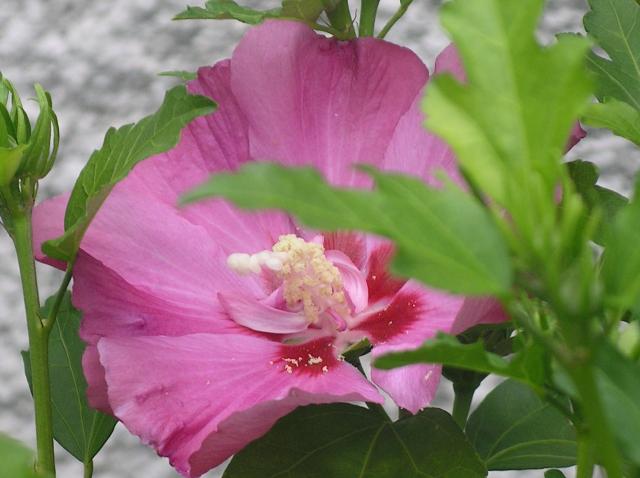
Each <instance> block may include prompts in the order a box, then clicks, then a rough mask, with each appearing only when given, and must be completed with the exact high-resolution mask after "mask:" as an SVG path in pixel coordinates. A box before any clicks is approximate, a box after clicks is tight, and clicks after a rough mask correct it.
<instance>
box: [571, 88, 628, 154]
mask: <svg viewBox="0 0 640 478" xmlns="http://www.w3.org/2000/svg"><path fill="white" fill-rule="evenodd" d="M581 119H582V122H583V123H584V124H586V125H588V126H593V127H594V128H607V129H608V130H611V132H613V134H615V135H617V136H621V137H623V138H626V139H628V140H629V141H632V142H633V143H635V144H636V145H638V146H640V111H639V110H637V109H635V108H634V107H633V106H630V105H629V104H628V103H624V102H622V101H618V100H615V99H612V98H607V99H606V100H605V102H604V103H595V104H592V105H589V107H588V108H587V110H586V111H585V112H584V114H583V115H582V118H581Z"/></svg>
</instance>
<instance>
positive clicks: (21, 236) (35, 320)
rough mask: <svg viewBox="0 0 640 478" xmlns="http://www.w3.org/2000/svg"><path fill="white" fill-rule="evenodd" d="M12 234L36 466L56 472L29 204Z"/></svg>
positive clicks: (46, 345)
mask: <svg viewBox="0 0 640 478" xmlns="http://www.w3.org/2000/svg"><path fill="white" fill-rule="evenodd" d="M12 237H13V242H14V244H15V248H16V255H17V257H18V266H19V268H20V278H21V280H22V293H23V296H24V307H25V310H26V315H27V329H28V332H29V353H30V359H31V380H32V382H31V383H32V393H33V404H34V409H35V419H36V444H37V453H36V457H37V459H36V469H37V471H38V472H41V473H42V474H47V473H48V474H51V475H55V461H54V455H53V422H52V418H51V397H50V393H51V392H50V385H49V329H47V328H46V327H45V326H44V324H43V322H42V320H41V318H40V298H39V296H38V283H37V279H36V269H35V263H34V260H33V249H32V243H33V238H32V233H31V210H30V208H29V207H28V206H27V207H26V208H24V209H23V210H20V211H14V214H13V216H12Z"/></svg>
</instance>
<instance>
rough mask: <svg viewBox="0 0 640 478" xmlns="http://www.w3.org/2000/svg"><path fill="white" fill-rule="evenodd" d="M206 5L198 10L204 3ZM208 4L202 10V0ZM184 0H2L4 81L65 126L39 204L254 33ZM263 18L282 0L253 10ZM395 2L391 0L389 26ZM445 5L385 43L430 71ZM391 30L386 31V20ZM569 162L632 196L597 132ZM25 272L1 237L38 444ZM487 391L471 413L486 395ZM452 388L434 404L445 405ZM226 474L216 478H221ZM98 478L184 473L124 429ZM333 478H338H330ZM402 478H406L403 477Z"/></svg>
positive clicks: (1, 387) (2, 294) (0, 264)
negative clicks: (593, 170) (46, 94)
mask: <svg viewBox="0 0 640 478" xmlns="http://www.w3.org/2000/svg"><path fill="white" fill-rule="evenodd" d="M200 1H201V0H192V3H191V4H192V5H200ZM202 1H203V0H202ZM184 2H185V0H112V1H102V2H101V1H98V2H89V1H86V0H0V71H2V73H3V74H4V75H6V76H7V77H8V78H10V79H11V80H12V81H13V82H14V83H15V85H16V86H17V88H18V90H19V91H20V92H21V94H22V96H23V98H25V97H29V96H30V95H32V91H33V90H32V84H33V83H34V82H39V83H41V84H42V85H43V86H44V87H45V88H46V89H48V90H49V91H50V92H51V93H52V95H53V101H54V106H55V110H56V112H57V114H58V117H59V119H60V125H61V130H62V135H63V136H62V143H61V148H60V156H59V160H58V164H57V166H56V168H55V169H54V171H53V172H52V173H51V175H50V176H49V177H48V178H47V179H46V180H45V181H44V183H43V184H42V187H41V196H40V199H43V198H45V197H49V196H52V195H54V194H58V193H61V192H63V191H67V190H69V189H70V188H71V186H72V185H73V182H74V179H75V177H76V176H77V175H78V173H79V171H80V169H81V168H82V166H83V165H84V163H85V161H86V160H87V158H88V157H89V155H90V153H91V151H92V150H93V149H95V148H97V147H98V146H99V145H100V144H101V143H102V138H103V135H104V133H105V131H106V130H107V128H108V127H109V126H111V125H121V124H124V123H126V122H130V121H135V120H137V119H139V118H141V117H142V116H144V115H146V114H148V113H150V112H152V111H154V110H155V108H156V107H157V106H158V105H159V104H160V101H161V99H162V95H163V93H164V91H165V90H166V89H167V88H168V87H170V86H171V85H173V84H174V83H175V81H174V80H172V79H170V78H163V77H159V76H157V73H159V72H161V71H166V70H182V69H184V70H189V71H193V70H195V68H196V67H197V66H199V65H210V64H212V63H213V62H215V61H216V60H218V59H221V58H224V57H227V56H229V54H230V53H231V51H232V49H233V46H234V45H235V44H236V43H237V41H238V40H239V39H240V37H241V36H242V33H243V32H244V31H245V28H246V27H245V26H244V25H242V24H240V23H238V22H233V21H225V22H213V21H199V22H196V21H187V22H173V21H171V18H172V16H173V15H175V14H176V13H177V12H179V11H180V10H182V9H183V7H184V6H185V3H184ZM244 3H246V4H248V5H253V6H256V7H261V8H270V7H273V6H276V3H277V0H253V1H248V0H245V1H244ZM398 3H399V2H398V0H382V3H381V12H382V15H381V16H382V17H383V18H382V20H385V19H386V18H388V17H389V16H390V15H391V14H392V13H393V12H394V11H395V9H396V7H397V5H398ZM440 3H441V2H440V0H415V2H414V5H413V6H412V7H411V9H410V11H409V13H408V15H407V16H406V17H405V18H404V19H403V20H401V21H400V22H399V23H398V24H397V26H396V27H395V29H394V30H393V31H392V32H391V34H390V35H389V36H388V40H390V41H393V42H396V43H400V44H403V45H406V46H409V47H410V48H412V49H413V50H414V51H416V52H417V53H418V54H419V55H420V56H421V57H422V58H423V60H424V61H425V62H426V63H427V64H428V65H429V66H430V67H431V66H432V65H433V60H434V59H435V56H436V54H437V53H438V52H439V51H440V50H441V49H442V48H443V47H444V46H445V45H446V44H447V43H448V40H447V38H446V36H445V34H444V33H443V31H442V29H441V28H440V27H439V24H438V21H437V9H438V5H439V4H440ZM586 9H587V7H586V4H585V1H584V0H552V1H549V2H548V7H547V10H546V12H545V15H544V18H543V21H542V24H541V27H540V31H539V36H540V38H541V39H542V40H543V41H550V40H551V39H552V37H553V34H554V33H557V32H562V31H573V32H580V31H582V23H581V19H582V16H583V14H584V12H585V11H586ZM380 23H382V22H380ZM569 157H570V158H577V157H580V158H583V159H587V160H590V161H594V162H595V163H597V164H598V165H599V166H600V167H601V170H602V177H601V183H602V184H604V185H606V186H608V187H613V188H614V189H616V190H618V191H621V192H623V193H625V194H627V193H628V191H629V187H630V184H631V180H632V176H633V174H634V173H635V171H636V170H637V169H638V166H640V154H638V151H637V150H635V149H634V148H633V147H632V146H631V145H630V144H629V143H627V142H626V141H624V140H622V139H619V138H615V137H612V136H611V135H609V134H606V133H603V132H596V131H590V135H589V137H588V138H587V139H586V140H584V141H583V142H582V143H581V144H579V145H578V146H577V147H576V148H575V149H574V150H573V151H572V152H571V153H570V154H569ZM40 272H42V277H43V278H44V280H43V284H42V288H43V291H42V296H43V297H46V296H47V295H48V294H49V293H50V292H52V290H53V286H54V284H55V283H56V276H55V274H54V273H53V272H52V271H50V270H47V269H46V268H41V269H40ZM23 314H24V312H23V306H22V299H21V294H20V287H19V280H18V273H17V265H16V262H15V259H14V257H13V252H12V247H11V243H10V240H9V238H8V237H7V236H6V235H5V234H4V233H0V431H3V432H6V433H9V434H11V435H12V436H14V437H16V438H18V439H20V440H22V441H24V442H25V443H28V444H30V445H31V446H33V445H34V443H35V435H34V429H33V413H32V408H31V401H30V397H29V392H28V387H27V384H26V380H25V379H24V375H23V371H22V363H21V360H20V355H19V351H20V350H23V349H25V348H26V347H27V334H26V328H25V325H24V315H23ZM486 389H487V388H486V387H485V388H484V389H483V390H481V391H480V393H479V394H478V396H477V397H476V400H475V402H474V403H477V401H478V400H479V399H481V398H482V396H483V395H484V394H485V393H486ZM449 393H450V392H449V390H448V388H447V384H444V385H443V390H442V393H441V396H440V397H439V399H438V400H437V404H438V405H441V406H443V407H445V408H447V407H448V403H449V401H448V398H449ZM58 452H59V453H58V458H59V460H58V471H59V473H58V476H60V477H61V478H72V477H80V476H82V469H81V466H80V465H79V464H77V463H75V462H74V461H73V459H72V458H70V457H69V456H68V455H66V454H65V453H64V451H63V450H58ZM220 473H221V472H220V470H218V471H217V472H216V471H213V472H210V473H209V474H207V475H206V476H207V477H208V478H213V477H218V476H220ZM94 476H95V477H96V478H129V477H140V476H144V477H153V478H170V477H174V478H175V477H177V476H178V475H177V474H176V473H175V472H173V470H172V469H171V468H170V466H169V465H168V462H167V461H166V460H164V459H159V458H157V457H156V456H155V454H154V453H153V451H152V450H150V449H148V448H146V447H144V446H142V445H140V444H139V442H138V440H137V438H136V437H133V436H131V435H130V434H129V433H128V432H127V431H126V430H125V429H124V427H122V426H118V427H117V428H116V432H115V433H114V435H113V437H112V438H111V440H110V441H109V442H108V443H107V445H106V447H105V448H104V450H103V452H102V453H101V454H100V455H98V457H97V459H96V465H95V473H94ZM491 476H492V477H495V478H498V477H500V478H507V477H533V476H536V477H541V476H542V471H536V472H505V473H494V474H492V475H491ZM328 478H330V477H328ZM399 478H402V477H399Z"/></svg>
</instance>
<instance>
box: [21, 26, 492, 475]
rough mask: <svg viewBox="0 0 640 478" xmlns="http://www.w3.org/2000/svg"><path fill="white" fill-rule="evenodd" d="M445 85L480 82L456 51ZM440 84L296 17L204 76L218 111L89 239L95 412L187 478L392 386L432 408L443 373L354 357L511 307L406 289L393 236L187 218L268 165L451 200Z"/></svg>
mask: <svg viewBox="0 0 640 478" xmlns="http://www.w3.org/2000/svg"><path fill="white" fill-rule="evenodd" d="M442 70H447V71H451V72H453V73H454V74H457V75H458V76H459V77H461V76H462V72H461V67H460V64H459V62H458V60H457V57H456V55H455V51H454V50H453V49H451V48H448V49H447V50H445V51H444V52H443V53H442V55H441V56H440V57H439V59H438V61H437V63H436V72H437V71H442ZM427 80H428V71H427V68H426V67H425V66H424V64H423V63H422V62H421V61H420V60H419V59H418V57H417V56H416V55H415V54H414V53H412V52H411V51H410V50H408V49H405V48H401V47H399V46H396V45H393V44H390V43H387V42H385V41H380V40H376V39H371V38H365V39H359V40H354V41H350V42H339V41H336V40H333V39H327V38H324V37H322V36H319V35H317V34H315V33H314V32H313V31H311V30H310V29H308V28H307V27H306V26H304V25H302V24H299V23H293V22H291V23H289V22H278V21H269V22H266V23H264V24H263V25H261V26H258V27H255V28H253V29H252V30H250V31H249V32H248V33H247V34H246V36H245V37H244V39H243V40H242V42H241V43H240V44H239V46H238V47H237V49H236V50H235V52H234V54H233V57H232V58H231V59H230V60H226V61H221V62H219V63H217V64H216V65H215V66H213V67H211V68H202V69H200V71H199V72H198V79H197V80H195V81H192V82H191V83H190V84H189V89H190V90H191V91H192V92H193V93H199V94H203V95H207V96H210V97H211V98H214V99H215V100H216V101H217V102H218V103H219V104H220V108H219V110H218V111H217V112H216V113H215V114H212V115H210V116H208V117H205V118H200V119H197V120H196V121H194V122H193V123H191V124H190V125H189V126H188V127H187V128H186V129H185V130H184V132H183V134H182V140H181V142H180V144H179V145H178V146H177V147H176V148H175V149H173V150H172V151H170V152H168V153H166V154H162V155H159V156H156V157H154V158H151V159H149V160H147V161H144V162H143V163H141V164H139V165H138V166H137V167H136V168H135V169H134V171H133V172H132V173H131V174H130V175H129V176H128V177H127V179H126V180H124V181H122V182H121V183H120V184H118V186H117V187H116V188H115V189H114V191H113V193H112V194H111V196H110V197H109V199H108V200H107V202H106V203H105V205H104V207H103V208H102V209H101V210H100V212H99V214H98V215H97V217H96V218H95V220H94V222H93V223H92V225H91V227H90V229H89V231H88V233H87V235H86V236H85V238H84V240H83V242H82V248H81V252H80V254H79V257H78V260H77V263H76V266H75V271H74V287H73V302H74V304H75V305H76V307H78V308H79V309H80V310H81V311H82V313H83V321H82V328H81V336H82V338H83V339H84V340H85V341H86V343H87V349H86V352H85V355H84V359H83V365H84V370H85V374H86V378H87V381H88V385H89V387H88V392H87V393H88V396H89V400H90V402H91V404H92V405H93V406H94V407H96V408H98V409H100V410H103V411H106V412H108V413H111V414H113V415H115V416H116V417H117V418H118V419H119V420H120V421H122V423H123V424H124V425H125V426H126V427H127V428H128V429H129V430H130V431H131V432H132V433H135V434H136V435H138V436H140V438H141V439H142V440H143V441H144V442H145V443H148V444H150V445H151V446H153V447H154V448H155V449H156V450H157V452H158V453H159V454H160V455H163V456H167V457H169V458H170V461H171V464H172V465H173V466H174V467H175V468H176V469H177V470H178V471H179V472H180V473H181V474H183V475H184V476H188V477H195V476H200V475H201V474H203V473H204V472H206V471H207V470H209V469H211V468H212V467H214V466H216V465H218V464H220V463H221V462H223V461H224V460H225V459H226V458H228V457H229V456H231V455H232V454H234V453H236V452H237V451H239V450H240V449H242V448H243V447H244V446H245V445H247V444H248V443H249V442H250V441H251V440H253V439H255V438H257V437H259V436H261V435H262V434H264V433H265V432H266V431H268V430H269V428H270V427H271V426H272V425H273V424H274V423H275V421H276V420H277V419H278V418H280V417H282V416H283V415H285V414H287V413H289V412H291V411H292V410H293V409H295V408H296V407H298V406H300V405H306V404H312V403H316V404H317V403H329V402H339V401H342V402H352V401H354V402H364V401H366V402H375V403H381V402H383V398H382V396H381V395H380V392H379V389H378V387H380V388H381V389H383V390H385V391H386V392H387V393H388V394H389V395H390V396H391V397H392V399H393V400H394V401H395V402H396V403H397V404H398V405H399V406H401V407H403V408H405V409H407V410H410V411H411V412H414V413H415V412H417V411H419V410H420V409H421V408H422V407H425V406H426V405H427V404H428V403H429V402H430V400H431V399H432V398H433V395H434V393H435V389H436V387H437V385H438V382H439V378H440V368H439V367H438V366H435V365H416V366H410V367H405V368H401V369H397V370H393V371H381V370H376V369H373V371H372V374H371V380H372V381H369V380H368V379H367V378H366V377H364V376H363V375H361V374H360V373H359V372H358V370H357V369H356V368H354V367H353V366H352V365H350V364H349V363H347V362H345V361H343V360H342V359H341V354H342V352H344V350H345V349H346V348H347V347H348V346H349V345H350V344H353V343H356V342H358V341H360V340H361V339H363V338H367V339H369V341H370V342H371V343H372V344H373V346H374V348H373V355H374V356H378V355H380V354H383V353H386V352H388V351H390V350H398V349H407V348H413V347H416V346H418V345H420V344H421V343H422V342H424V341H425V340H426V339H428V338H430V337H432V336H433V335H434V334H435V333H436V332H437V331H443V332H450V333H459V332H461V331H462V330H464V329H466V328H468V327H469V326H472V325H474V324H476V323H480V322H487V321H499V320H503V319H504V316H503V314H502V313H501V311H500V309H499V308H498V307H497V305H496V304H495V303H494V302H492V301H489V300H486V299H481V298H477V299H469V300H466V301H465V300H463V299H462V298H460V297H454V296H450V295H447V294H444V293H441V292H437V291H434V290H430V289H428V288H426V287H423V286H421V285H419V284H417V283H416V282H414V281H406V280H400V279H398V278H395V277H392V276H391V275H390V274H389V272H388V271H387V265H388V263H389V259H390V257H391V255H392V252H393V250H392V245H391V244H390V243H389V242H388V241H385V240H382V239H380V238H374V237H371V236H365V235H362V234H358V233H322V232H318V231H310V230H305V229H303V228H301V227H299V226H298V225H297V224H296V223H295V222H294V221H293V220H292V218H290V217H288V216H287V215H285V214H282V213H277V212H265V213H247V212H242V211H239V210H237V209H235V208H234V207H232V206H231V205H229V204H228V203H226V202H224V201H220V200H217V201H208V202H205V203H200V204H196V205H194V206H191V207H188V208H185V209H178V208H177V207H176V203H177V200H178V197H179V196H180V195H181V194H182V193H184V192H185V191H187V190H189V189H190V188H192V187H194V186H195V185H197V184H199V183H201V182H202V181H204V180H205V179H206V178H207V177H208V176H209V175H210V174H211V173H213V172H216V171H225V170H230V169H235V168H237V167H238V166H239V165H241V164H242V163H244V162H246V161H252V160H265V159H268V160H277V161H279V162H281V163H283V164H287V165H301V164H307V165H313V166H315V167H317V168H318V169H319V170H321V171H322V173H323V174H324V175H325V176H326V178H327V179H328V180H329V181H331V182H333V183H334V184H340V185H346V186H354V187H367V186H368V185H369V182H368V180H367V179H366V177H364V176H363V175H361V173H359V172H357V171H356V170H354V168H353V165H354V164H355V163H370V164H372V165H375V166H376V167H378V168H381V169H385V170H393V171H398V172H404V173H408V174H413V175H417V176H419V177H421V178H423V179H424V181H425V182H426V183H429V184H432V185H434V184H436V181H435V180H434V176H433V173H434V172H435V171H436V170H444V171H445V172H446V173H448V174H449V175H450V176H451V177H452V178H454V179H455V180H458V174H457V171H456V166H455V162H454V157H453V155H452V153H451V151H450V150H449V149H448V148H447V147H446V145H445V144H443V143H442V142H441V141H440V140H439V139H437V138H436V137H435V136H433V135H431V134H429V133H427V132H426V131H425V130H424V129H423V127H422V123H423V116H422V114H421V112H420V102H421V100H422V92H423V88H424V86H425V84H426V83H427ZM67 198H68V196H62V197H58V198H54V199H52V200H50V201H46V202H44V203H43V204H42V205H40V206H39V207H38V208H37V209H36V211H35V217H34V224H35V236H36V240H35V243H36V250H37V252H36V253H37V255H38V256H39V258H40V259H41V260H44V261H47V259H46V258H44V257H42V254H41V252H40V244H41V243H42V242H43V241H45V240H48V239H51V238H53V237H55V236H57V235H59V234H61V233H62V228H63V216H64V210H65V205H66V201H67ZM425 233H428V231H425ZM372 382H373V383H372ZM374 384H375V385H374ZM376 385H377V386H376Z"/></svg>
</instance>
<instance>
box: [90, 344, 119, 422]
mask: <svg viewBox="0 0 640 478" xmlns="http://www.w3.org/2000/svg"><path fill="white" fill-rule="evenodd" d="M82 370H83V372H84V377H85V379H86V380H87V392H86V393H87V399H88V400H89V405H91V406H92V407H93V408H95V409H96V410H100V411H101V412H104V413H108V414H111V415H113V410H111V405H110V404H109V396H108V395H107V380H106V378H105V376H104V367H103V366H102V364H101V363H100V355H99V354H98V347H97V346H95V345H87V347H86V348H85V349H84V353H83V354H82Z"/></svg>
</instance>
